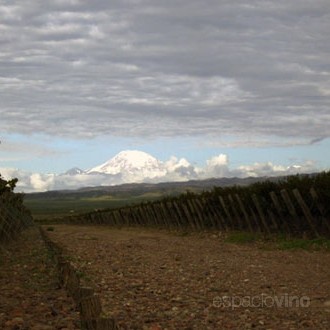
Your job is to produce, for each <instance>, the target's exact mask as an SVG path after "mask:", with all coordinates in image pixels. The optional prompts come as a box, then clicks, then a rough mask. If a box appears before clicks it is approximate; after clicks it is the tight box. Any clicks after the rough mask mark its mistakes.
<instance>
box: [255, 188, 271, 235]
mask: <svg viewBox="0 0 330 330" xmlns="http://www.w3.org/2000/svg"><path fill="white" fill-rule="evenodd" d="M252 200H253V202H254V205H255V206H256V209H257V211H258V214H259V217H260V219H261V222H262V224H263V226H264V228H265V229H266V232H267V234H270V230H269V227H268V225H267V221H266V218H265V215H264V212H263V211H262V208H261V206H260V204H259V200H258V197H257V195H256V194H253V195H252Z"/></svg>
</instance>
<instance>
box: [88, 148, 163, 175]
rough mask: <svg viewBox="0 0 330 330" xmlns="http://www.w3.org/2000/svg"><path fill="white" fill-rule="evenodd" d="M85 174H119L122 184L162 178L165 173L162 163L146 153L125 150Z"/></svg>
mask: <svg viewBox="0 0 330 330" xmlns="http://www.w3.org/2000/svg"><path fill="white" fill-rule="evenodd" d="M86 173H88V174H92V173H94V174H95V173H100V174H112V175H115V174H121V177H122V180H123V181H124V182H133V181H134V182H139V181H144V180H146V179H155V178H159V177H163V176H165V175H166V173H167V171H166V168H165V166H164V164H163V162H161V161H160V160H158V159H156V158H155V157H153V156H151V155H149V154H147V153H146V152H143V151H138V150H125V151H121V152H120V153H119V154H117V155H116V156H114V157H113V158H111V159H110V160H108V161H106V162H105V163H103V164H101V165H99V166H96V167H93V168H92V169H90V170H88V171H87V172H86Z"/></svg>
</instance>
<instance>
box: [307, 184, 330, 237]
mask: <svg viewBox="0 0 330 330" xmlns="http://www.w3.org/2000/svg"><path fill="white" fill-rule="evenodd" d="M309 192H310V194H311V196H312V198H313V201H314V203H315V204H316V207H317V209H318V210H319V212H320V215H321V217H322V223H323V225H324V227H325V228H326V229H327V231H328V234H330V223H329V220H328V219H327V218H326V217H325V211H324V210H325V208H324V206H323V205H322V204H321V203H320V200H319V196H318V194H317V192H316V191H315V189H314V188H313V187H312V188H311V189H310V191H309Z"/></svg>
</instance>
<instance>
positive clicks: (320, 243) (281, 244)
mask: <svg viewBox="0 0 330 330" xmlns="http://www.w3.org/2000/svg"><path fill="white" fill-rule="evenodd" d="M277 246H278V248H279V249H280V250H299V249H300V250H327V251H330V239H326V238H316V239H302V238H291V239H283V240H279V241H278V242H277Z"/></svg>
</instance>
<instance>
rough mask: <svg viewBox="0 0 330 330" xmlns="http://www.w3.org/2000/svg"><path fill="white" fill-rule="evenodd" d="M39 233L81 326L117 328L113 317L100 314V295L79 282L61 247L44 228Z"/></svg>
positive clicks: (99, 329)
mask: <svg viewBox="0 0 330 330" xmlns="http://www.w3.org/2000/svg"><path fill="white" fill-rule="evenodd" d="M40 233H41V236H42V238H43V240H44V242H45V244H46V246H47V248H48V249H49V250H50V251H51V252H52V256H53V258H54V261H55V263H56V266H57V269H58V275H59V280H60V284H61V286H62V287H64V288H65V289H66V290H67V291H68V293H69V295H70V296H71V297H72V298H73V300H74V302H75V304H76V306H77V309H78V310H79V313H80V321H81V328H82V329H85V330H118V329H119V328H118V326H117V324H116V322H115V320H114V319H113V318H108V317H104V316H102V304H101V299H100V296H99V295H98V294H96V293H95V290H94V289H93V288H92V287H86V286H83V285H82V284H81V280H80V277H79V270H78V269H77V268H76V267H75V266H74V265H73V264H72V262H70V261H69V260H68V258H67V256H66V255H65V251H64V249H63V247H62V246H60V245H59V244H57V243H55V242H54V241H52V240H51V239H50V237H49V235H47V234H46V232H45V231H44V229H42V228H40Z"/></svg>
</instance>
